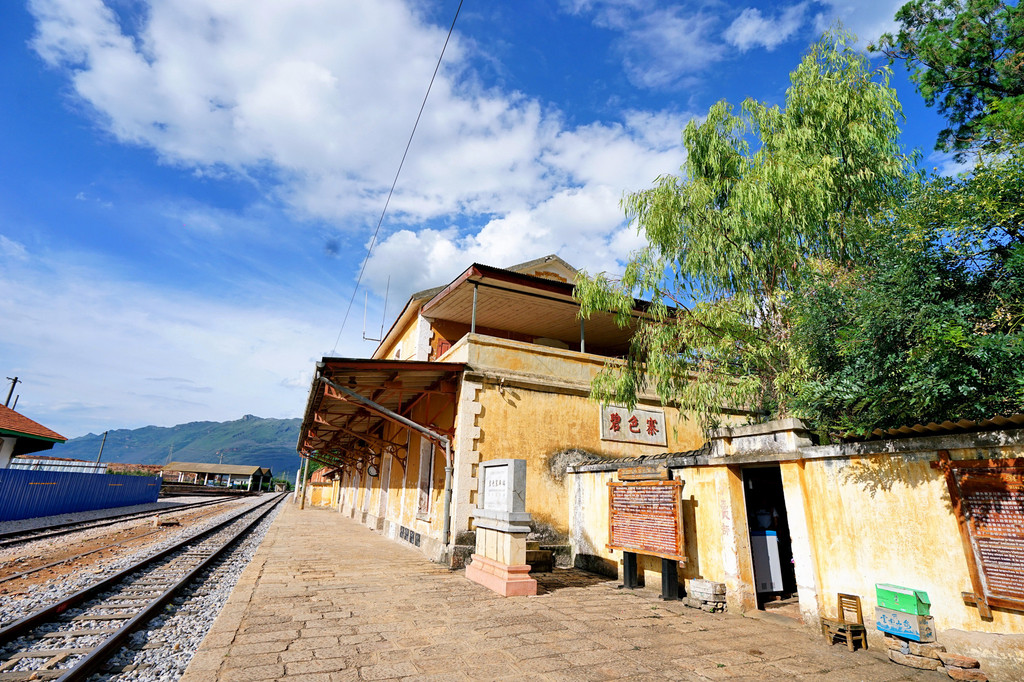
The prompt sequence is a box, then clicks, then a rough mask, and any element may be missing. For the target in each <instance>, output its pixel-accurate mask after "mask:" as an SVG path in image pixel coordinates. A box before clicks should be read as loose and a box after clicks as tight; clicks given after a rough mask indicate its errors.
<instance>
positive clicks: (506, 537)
mask: <svg viewBox="0 0 1024 682" xmlns="http://www.w3.org/2000/svg"><path fill="white" fill-rule="evenodd" d="M473 516H474V518H475V520H476V553H475V554H473V557H472V562H471V563H470V564H469V565H468V566H466V577H467V578H469V579H470V580H472V581H473V582H476V583H480V584H481V585H483V586H484V587H486V588H488V589H491V590H494V591H495V592H497V593H498V594H500V595H502V596H503V597H520V596H528V595H535V594H537V581H536V580H534V579H533V578H531V577H530V565H529V564H527V563H526V536H527V535H528V534H529V533H530V521H531V520H532V518H531V517H530V515H529V514H528V513H526V460H525V459H493V460H490V461H487V462H481V463H480V464H479V465H478V469H477V506H476V509H474V510H473Z"/></svg>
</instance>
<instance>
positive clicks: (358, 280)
mask: <svg viewBox="0 0 1024 682" xmlns="http://www.w3.org/2000/svg"><path fill="white" fill-rule="evenodd" d="M463 1H464V0H459V6H458V7H457V8H456V9H455V17H454V18H453V19H452V25H451V27H450V28H449V29H448V36H447V37H446V38H445V39H444V46H443V47H442V48H441V54H440V55H438V57H437V65H436V66H435V67H434V73H433V75H431V76H430V83H429V84H428V85H427V92H426V93H425V94H424V95H423V103H422V104H420V111H419V113H418V114H416V122H415V123H413V126H412V132H411V133H409V141H408V142H406V143H405V151H404V152H403V153H402V160H401V161H400V162H399V164H398V170H397V171H395V179H394V180H393V181H392V182H391V190H390V191H389V192H388V198H387V199H386V200H385V201H384V209H383V210H382V211H381V212H380V219H379V220H378V221H377V229H375V230H374V231H373V238H372V239H370V245H369V246H368V247H367V249H366V258H364V259H363V264H362V266H361V267H360V268H359V277H357V278H356V286H355V288H353V289H352V297H351V298H349V300H348V308H346V309H345V317H343V318H342V320H341V329H339V330H338V338H336V339H335V340H334V348H332V349H331V353H332V354H333V353H335V352H337V350H338V343H339V342H340V341H341V333H342V332H343V331H345V323H347V322H348V316H349V313H351V312H352V302H353V301H355V300H356V292H357V291H359V285H360V284H361V283H362V281H363V273H364V272H366V264H367V263H369V262H370V254H371V253H373V247H374V246H376V244H377V235H378V234H380V226H381V225H382V224H383V223H384V215H385V214H386V213H387V212H388V204H390V203H391V195H393V194H394V193H395V186H396V185H398V176H399V175H401V174H402V166H404V165H405V157H407V156H408V155H409V147H411V146H412V138H413V137H414V136H415V135H416V128H417V126H419V124H420V118H421V117H422V116H423V110H424V109H425V108H426V106H427V98H428V97H430V89H431V88H432V87H433V86H434V79H435V78H437V72H438V71H439V70H440V69H441V60H442V59H444V51H445V50H446V49H448V41H449V40H451V37H452V32H453V31H454V30H455V22H456V21H458V19H459V12H461V11H462V3H463Z"/></svg>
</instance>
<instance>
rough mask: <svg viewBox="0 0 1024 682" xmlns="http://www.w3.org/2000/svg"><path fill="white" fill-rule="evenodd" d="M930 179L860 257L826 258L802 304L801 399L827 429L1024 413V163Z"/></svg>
mask: <svg viewBox="0 0 1024 682" xmlns="http://www.w3.org/2000/svg"><path fill="white" fill-rule="evenodd" d="M1022 158H1024V157H1022V155H1021V154H1019V153H1004V154H1001V155H999V156H996V157H991V158H988V159H986V160H985V162H984V163H982V164H980V165H978V166H976V167H975V168H974V169H973V170H972V171H971V172H970V173H968V174H965V175H963V176H961V177H957V178H942V177H940V178H933V179H932V180H931V181H930V182H928V183H926V184H924V185H922V186H921V187H920V188H919V189H918V190H917V191H915V192H914V193H913V194H912V195H911V196H910V197H908V200H907V201H906V202H904V203H903V204H901V205H900V206H899V207H898V208H897V209H896V210H895V211H893V213H892V214H891V222H890V223H889V224H882V225H881V227H882V228H884V229H879V230H878V233H877V235H876V238H875V239H874V240H873V241H872V242H871V243H870V244H869V247H868V248H867V250H866V251H867V253H866V257H865V258H864V260H863V261H862V262H861V263H859V264H856V265H855V266H853V267H839V266H837V265H836V264H835V263H827V262H819V263H817V264H816V268H815V269H814V273H815V274H814V276H813V277H812V278H811V281H812V282H813V285H812V286H808V287H806V288H805V289H804V290H803V292H802V295H801V296H800V297H799V298H797V299H796V300H795V301H794V309H795V324H794V330H795V331H794V343H795V344H796V345H798V346H800V347H801V348H802V349H803V350H804V351H805V354H806V357H807V358H808V364H809V370H810V373H809V378H808V379H807V380H806V381H804V382H802V383H801V384H800V385H799V386H798V387H797V388H796V393H797V395H796V397H795V399H794V406H795V408H796V410H797V411H798V412H799V413H800V414H801V416H803V417H805V418H808V419H809V420H810V421H811V422H813V423H814V424H815V425H816V426H817V427H818V428H819V429H820V430H822V431H826V432H839V433H846V432H851V431H852V432H860V433H865V432H868V431H871V430H872V429H874V428H879V427H881V428H887V427H893V426H900V425H904V424H912V423H917V422H922V421H923V422H928V421H944V420H947V419H985V418H988V417H992V416H993V415H997V414H1009V413H1013V412H1019V411H1021V410H1024V239H1022V231H1021V221H1022V219H1024V197H1022V194H1021V191H1020V188H1021V187H1024V160H1022Z"/></svg>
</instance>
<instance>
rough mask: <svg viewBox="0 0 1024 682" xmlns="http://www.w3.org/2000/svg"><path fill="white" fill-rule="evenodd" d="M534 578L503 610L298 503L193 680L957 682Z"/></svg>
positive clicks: (223, 618) (712, 617) (575, 576)
mask: <svg viewBox="0 0 1024 682" xmlns="http://www.w3.org/2000/svg"><path fill="white" fill-rule="evenodd" d="M536 577H537V578H538V579H539V583H540V586H541V588H542V589H541V592H542V593H541V594H538V595H537V596H536V597H518V598H509V599H504V598H502V597H499V596H498V595H496V594H494V593H493V592H490V591H489V590H487V589H485V588H483V587H481V586H480V585H477V584H475V583H472V582H470V581H468V580H466V578H465V577H464V576H463V574H462V572H451V571H449V570H447V569H446V568H444V567H442V566H438V565H436V564H432V563H430V562H428V561H426V560H425V559H424V558H423V556H422V555H421V554H420V553H419V552H418V551H417V550H415V549H413V548H411V547H409V546H407V545H404V544H402V543H398V542H394V541H392V540H388V539H385V538H383V537H382V536H380V535H378V534H377V533H375V532H373V531H371V530H369V529H367V528H365V527H363V526H361V525H359V524H357V523H355V522H354V521H352V520H349V519H345V518H342V517H340V516H339V515H338V514H337V513H336V512H332V511H329V510H324V509H309V508H307V509H305V510H302V511H300V510H299V509H298V508H297V507H296V506H294V505H292V504H290V503H289V504H287V505H286V507H285V509H284V510H282V512H281V513H280V514H279V515H278V517H277V519H276V520H275V522H274V524H273V525H272V526H271V528H270V531H269V533H268V534H267V536H266V538H265V540H264V541H263V544H262V545H261V547H260V548H259V550H258V552H257V554H256V556H255V558H254V559H253V561H252V563H251V564H250V565H249V566H248V567H247V568H246V570H245V572H244V573H243V575H242V578H241V580H240V581H239V583H238V585H237V586H236V587H235V590H234V592H233V593H232V594H231V597H230V599H229V601H228V603H227V605H226V606H225V608H224V611H223V612H222V613H221V614H220V616H219V617H218V618H217V620H216V622H215V623H214V625H213V628H212V630H211V631H210V633H209V634H208V635H207V637H206V639H205V640H204V642H203V645H202V647H201V648H200V650H199V652H198V653H197V654H196V656H195V658H194V659H193V660H192V663H191V665H190V666H189V668H188V670H187V671H186V673H185V675H184V677H183V680H184V682H206V681H208V680H225V681H230V680H244V681H246V682H248V681H255V680H267V679H297V680H298V679H301V680H306V681H309V682H314V681H317V680H390V679H402V680H499V679H515V680H614V679H632V680H636V679H650V680H709V679H710V680H718V679H751V680H754V679H756V680H765V679H768V680H771V679H780V680H781V679H790V678H795V679H800V680H830V681H840V682H842V681H846V680H850V681H852V680H904V679H908V680H931V681H932V682H939V681H940V680H943V679H948V678H947V677H946V676H945V675H944V674H939V673H935V672H923V671H916V670H912V669H909V668H904V667H901V666H898V665H895V664H893V663H889V662H888V661H887V660H885V659H884V652H883V651H878V650H875V649H871V650H868V651H856V652H853V653H850V652H849V651H847V650H846V649H845V647H843V646H834V647H830V646H828V645H827V644H826V643H825V641H824V640H823V639H822V638H821V637H820V636H816V635H814V633H813V632H810V631H809V630H808V629H806V628H802V627H799V626H796V625H795V622H794V625H792V626H789V625H785V624H783V623H780V622H776V621H775V620H773V619H768V618H752V617H744V616H740V615H735V614H709V613H705V612H703V611H699V610H695V609H690V608H687V607H685V606H683V605H682V604H681V603H678V602H676V603H667V602H662V601H661V600H660V599H658V598H657V595H656V594H654V593H652V592H648V591H643V590H639V591H636V592H633V591H625V590H619V589H616V584H615V582H614V581H608V580H607V579H605V578H603V577H600V576H594V575H592V574H588V573H584V572H582V571H576V570H559V571H556V572H555V573H552V574H537V575H536ZM778 618H779V619H783V618H784V617H778Z"/></svg>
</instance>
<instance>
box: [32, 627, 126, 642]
mask: <svg viewBox="0 0 1024 682" xmlns="http://www.w3.org/2000/svg"><path fill="white" fill-rule="evenodd" d="M118 630H119V628H91V629H89V630H63V631H57V632H47V633H46V634H45V635H43V637H45V638H47V639H57V638H71V637H102V636H103V635H112V634H114V633H115V632H117V631H118Z"/></svg>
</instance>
